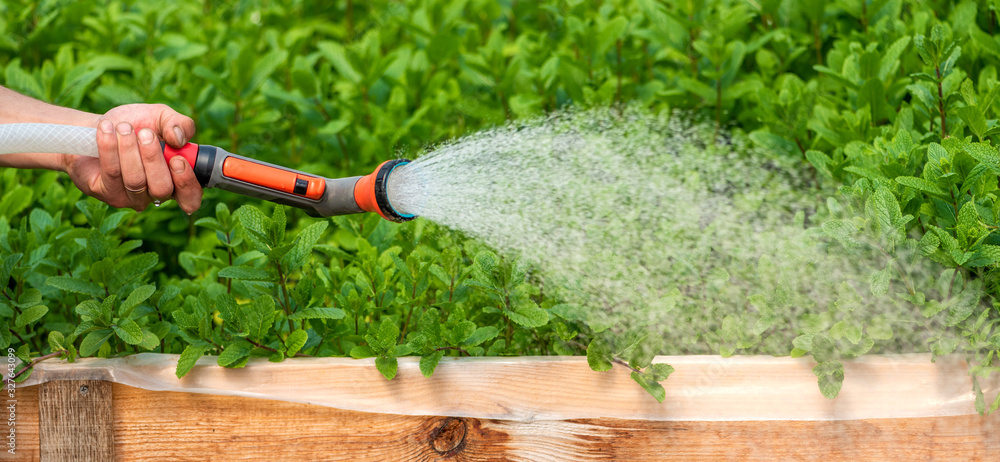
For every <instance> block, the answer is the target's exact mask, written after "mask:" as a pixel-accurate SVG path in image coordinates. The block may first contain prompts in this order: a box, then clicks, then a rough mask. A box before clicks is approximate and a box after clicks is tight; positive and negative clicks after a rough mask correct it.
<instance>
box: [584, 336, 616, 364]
mask: <svg viewBox="0 0 1000 462" xmlns="http://www.w3.org/2000/svg"><path fill="white" fill-rule="evenodd" d="M610 358H611V349H610V348H608V345H607V343H605V342H604V341H603V340H600V339H596V338H595V339H594V340H591V341H590V345H587V364H589V365H590V368H591V369H593V370H595V371H597V372H604V371H610V370H611V367H612V364H611V360H610Z"/></svg>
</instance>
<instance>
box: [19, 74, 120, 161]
mask: <svg viewBox="0 0 1000 462" xmlns="http://www.w3.org/2000/svg"><path fill="white" fill-rule="evenodd" d="M99 118H100V116H99V115H97V114H91V113H89V112H83V111H78V110H76V109H70V108H64V107H59V106H54V105H52V104H48V103H45V102H42V101H38V100H36V99H34V98H30V97H27V96H24V95H22V94H20V93H17V92H15V91H13V90H9V89H7V88H4V87H2V86H0V124H13V123H49V124H61V125H78V126H82V127H96V126H97V120H98V119H99ZM0 167H16V168H45V169H50V170H59V171H65V170H66V156H65V155H63V154H52V153H21V154H6V155H0Z"/></svg>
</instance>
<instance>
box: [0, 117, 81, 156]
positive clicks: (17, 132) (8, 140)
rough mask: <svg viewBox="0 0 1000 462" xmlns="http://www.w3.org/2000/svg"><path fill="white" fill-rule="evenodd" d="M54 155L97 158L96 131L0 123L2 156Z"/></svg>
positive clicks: (67, 126) (46, 125)
mask: <svg viewBox="0 0 1000 462" xmlns="http://www.w3.org/2000/svg"><path fill="white" fill-rule="evenodd" d="M24 152H51V153H57V154H74V155H77V156H89V157H98V156H97V130H96V129H94V128H91V127H77V126H75V125H57V124H0V155H2V154H18V153H24Z"/></svg>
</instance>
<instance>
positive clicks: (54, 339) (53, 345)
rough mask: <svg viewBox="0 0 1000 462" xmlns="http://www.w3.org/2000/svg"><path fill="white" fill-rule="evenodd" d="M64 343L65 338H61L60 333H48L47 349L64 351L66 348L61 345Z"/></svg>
mask: <svg viewBox="0 0 1000 462" xmlns="http://www.w3.org/2000/svg"><path fill="white" fill-rule="evenodd" d="M65 342H66V337H65V336H63V334H62V332H59V331H55V330H54V331H51V332H49V338H48V343H49V349H50V350H52V351H59V350H65V349H66V347H65V346H63V344H64V343H65Z"/></svg>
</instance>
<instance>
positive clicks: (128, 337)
mask: <svg viewBox="0 0 1000 462" xmlns="http://www.w3.org/2000/svg"><path fill="white" fill-rule="evenodd" d="M112 328H113V329H114V330H115V333H116V334H118V338H120V339H122V340H124V341H125V343H127V344H129V345H138V344H139V342H142V328H140V327H139V325H138V324H136V323H135V321H133V320H131V319H129V318H125V319H121V320H119V321H118V324H115V325H113V326H112Z"/></svg>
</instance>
